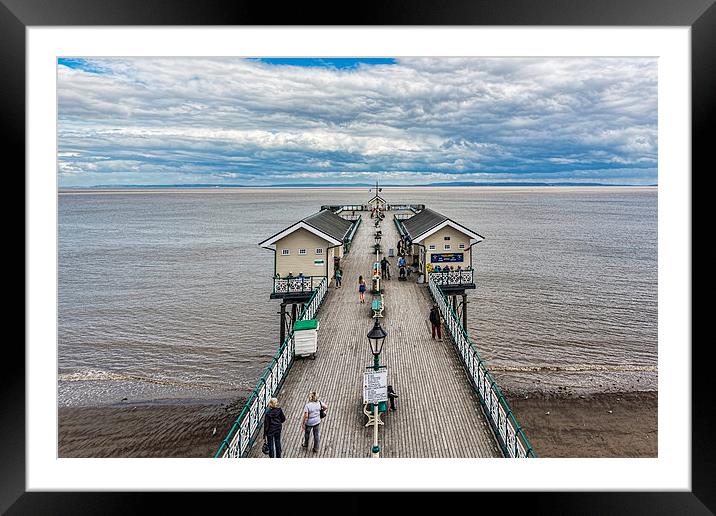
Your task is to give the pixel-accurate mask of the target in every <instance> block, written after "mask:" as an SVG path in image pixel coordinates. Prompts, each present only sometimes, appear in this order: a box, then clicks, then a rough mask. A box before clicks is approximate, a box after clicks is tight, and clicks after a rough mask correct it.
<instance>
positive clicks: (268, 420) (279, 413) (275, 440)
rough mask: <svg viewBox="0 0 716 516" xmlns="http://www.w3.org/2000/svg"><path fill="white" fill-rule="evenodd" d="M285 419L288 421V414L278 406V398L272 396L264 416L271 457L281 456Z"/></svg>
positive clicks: (265, 437)
mask: <svg viewBox="0 0 716 516" xmlns="http://www.w3.org/2000/svg"><path fill="white" fill-rule="evenodd" d="M284 421H286V416H285V415H284V414H283V410H281V408H280V407H279V406H278V400H277V399H276V398H271V399H270V400H269V403H268V410H266V416H265V417H264V439H266V441H267V442H268V448H269V457H271V458H274V457H276V458H277V459H280V458H281V426H282V425H283V422H284Z"/></svg>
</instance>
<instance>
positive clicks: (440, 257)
mask: <svg viewBox="0 0 716 516" xmlns="http://www.w3.org/2000/svg"><path fill="white" fill-rule="evenodd" d="M461 261H463V254H462V253H437V254H431V255H430V263H444V262H461Z"/></svg>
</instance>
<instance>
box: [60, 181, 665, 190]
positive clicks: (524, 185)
mask: <svg viewBox="0 0 716 516" xmlns="http://www.w3.org/2000/svg"><path fill="white" fill-rule="evenodd" d="M372 186H375V185H373V184H370V183H301V184H294V183H278V184H272V185H236V184H213V183H194V184H167V185H94V186H61V187H59V189H60V190H132V189H145V190H146V189H173V190H175V189H193V188H196V189H202V188H203V189H206V188H245V189H256V188H370V187H372ZM657 186H658V184H656V183H651V184H610V183H577V182H560V183H556V182H555V183H547V182H520V183H509V182H491V183H475V182H468V181H465V182H454V183H428V184H422V185H401V184H381V187H383V188H446V187H448V188H449V187H517V188H518V187H522V188H534V187H570V188H574V187H626V188H635V187H657Z"/></svg>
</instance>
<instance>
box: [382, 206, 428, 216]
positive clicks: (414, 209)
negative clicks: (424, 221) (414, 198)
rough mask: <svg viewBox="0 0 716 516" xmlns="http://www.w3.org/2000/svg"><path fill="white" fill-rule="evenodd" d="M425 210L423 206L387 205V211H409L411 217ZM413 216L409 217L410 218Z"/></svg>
mask: <svg viewBox="0 0 716 516" xmlns="http://www.w3.org/2000/svg"><path fill="white" fill-rule="evenodd" d="M424 209H425V205H424V204H389V205H388V211H402V210H410V211H412V212H413V215H414V214H416V213H418V212H419V211H422V210H424ZM413 215H410V217H412V216H413Z"/></svg>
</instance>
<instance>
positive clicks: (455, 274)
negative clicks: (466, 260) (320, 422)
mask: <svg viewBox="0 0 716 516" xmlns="http://www.w3.org/2000/svg"><path fill="white" fill-rule="evenodd" d="M474 272H475V271H474V270H472V269H467V270H462V269H461V270H459V271H458V270H454V271H452V270H451V271H432V272H430V279H431V280H432V281H434V282H435V284H436V285H439V286H447V285H450V286H453V285H472V284H474V275H473V273H474Z"/></svg>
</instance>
